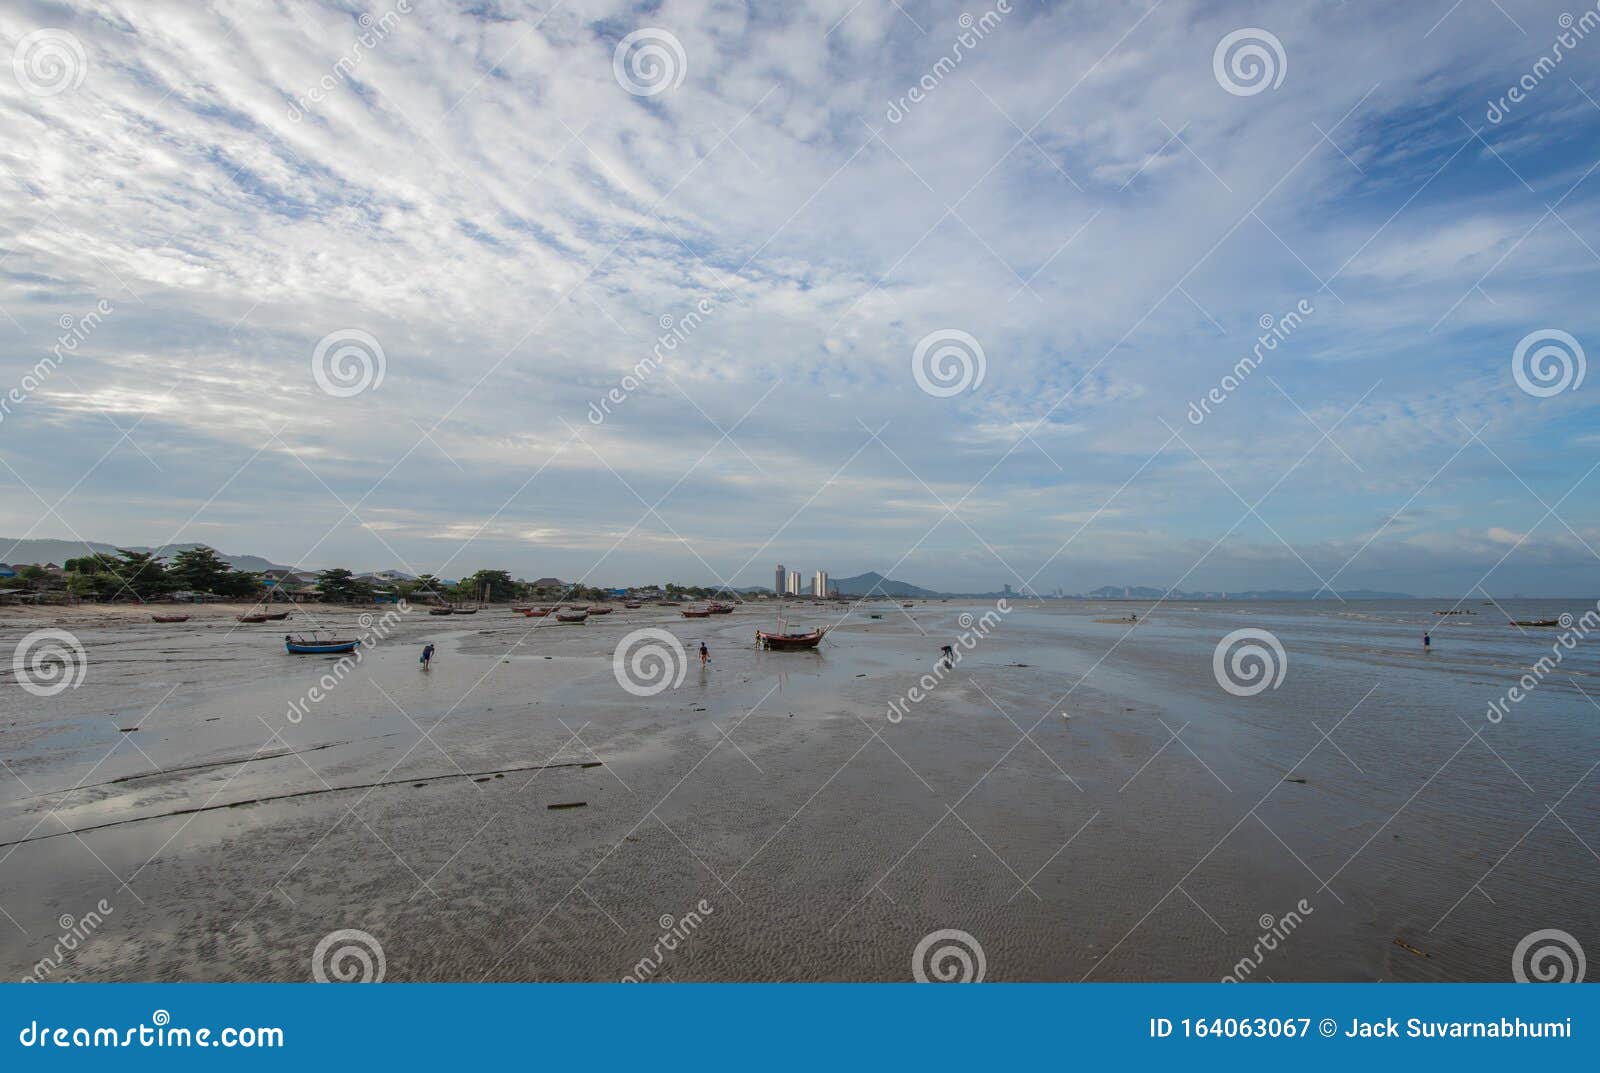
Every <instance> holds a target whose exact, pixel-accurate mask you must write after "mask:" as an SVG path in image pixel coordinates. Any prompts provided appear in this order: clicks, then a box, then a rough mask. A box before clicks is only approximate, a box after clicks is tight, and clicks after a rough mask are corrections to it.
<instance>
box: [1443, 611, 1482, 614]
mask: <svg viewBox="0 0 1600 1073" xmlns="http://www.w3.org/2000/svg"><path fill="white" fill-rule="evenodd" d="M1434 614H1435V615H1476V614H1477V612H1476V611H1435V612H1434Z"/></svg>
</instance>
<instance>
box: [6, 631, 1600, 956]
mask: <svg viewBox="0 0 1600 1073" xmlns="http://www.w3.org/2000/svg"><path fill="white" fill-rule="evenodd" d="M1428 606H1431V605H1422V604H1416V605H1407V604H1402V603H1396V604H1385V605H1371V606H1367V605H1357V604H1353V603H1352V604H1336V603H1331V602H1329V603H1323V604H1316V605H1309V604H1308V605H1300V606H1292V605H1260V606H1252V607H1243V606H1229V605H1184V606H1177V605H1168V606H1163V607H1160V608H1158V609H1156V610H1155V612H1154V613H1153V614H1147V613H1146V606H1145V605H1138V604H1120V603H1092V602H1079V601H1058V602H1051V603H1044V604H1040V603H1017V604H1014V605H1011V606H1010V607H1009V609H1008V610H1007V611H1005V612H1004V613H1003V614H1002V615H1000V616H998V618H997V619H995V621H996V622H997V623H998V624H997V625H995V626H994V628H993V629H992V631H990V632H988V634H987V636H984V637H982V638H980V639H978V640H977V641H976V642H975V644H974V645H973V647H972V648H971V649H970V650H966V649H963V652H962V659H961V661H960V662H959V664H958V665H957V666H956V667H955V668H954V670H953V671H951V672H950V673H948V674H947V675H944V676H942V677H939V678H937V680H936V681H935V684H934V685H933V687H932V688H931V689H930V688H926V687H925V686H922V687H919V680H921V679H922V678H923V676H926V675H930V674H931V673H933V672H934V671H935V670H936V668H935V663H936V660H937V658H938V650H939V646H940V645H941V644H946V643H952V642H953V641H954V640H955V639H956V638H957V637H958V636H960V635H962V634H963V632H966V631H968V630H969V629H970V626H971V623H972V622H973V621H974V619H975V618H979V617H981V616H982V615H983V614H984V613H985V612H988V611H992V610H993V609H994V605H993V604H992V603H975V602H958V601H951V602H944V603H919V604H917V605H916V606H914V607H911V608H902V607H900V606H899V604H898V603H892V604H891V603H884V604H876V605H862V606H861V607H859V608H857V609H856V610H854V611H853V612H851V613H849V614H845V612H844V610H843V609H842V608H841V609H834V610H833V612H832V614H831V616H830V615H829V614H828V613H825V612H824V611H823V610H821V609H818V610H816V611H800V610H792V611H790V612H789V625H790V627H791V628H799V627H802V626H810V625H821V624H826V623H829V622H835V621H836V622H837V625H836V628H835V629H834V630H833V632H832V633H831V634H830V635H829V637H828V639H827V640H826V641H825V642H824V644H823V647H822V648H821V649H819V650H818V651H816V652H799V653H783V652H767V651H761V650H758V649H757V648H756V647H755V646H754V644H753V639H754V631H755V630H756V629H758V628H764V629H770V628H773V626H775V625H776V620H775V615H774V613H773V612H772V610H771V609H770V608H763V607H760V606H759V605H745V606H742V607H740V608H739V609H738V610H736V611H735V612H734V613H733V614H731V615H725V616H717V617H714V618H711V619H696V620H688V619H684V618H682V617H680V616H679V615H678V613H677V611H676V610H674V609H672V608H667V607H659V606H651V605H647V606H645V607H644V608H641V609H638V610H624V609H621V608H620V606H619V607H618V608H617V610H615V611H614V612H613V613H612V614H610V615H607V616H605V617H604V618H591V619H590V621H588V622H587V623H584V624H582V625H570V626H568V625H555V624H554V623H553V622H550V621H549V620H532V619H526V618H524V617H523V616H521V615H517V614H514V613H512V612H511V611H510V610H509V609H508V608H506V607H503V606H502V607H489V608H485V609H484V610H483V611H481V612H480V613H479V614H477V615H474V616H470V617H460V618H457V617H449V618H437V617H430V616H428V615H427V613H426V611H425V610H424V609H421V608H414V609H412V610H410V611H409V612H406V613H398V612H396V613H394V614H393V615H392V616H391V619H390V620H389V621H388V622H387V623H385V621H384V619H383V616H384V613H385V609H384V608H381V607H380V608H362V609H350V608H322V607H316V608H311V609H308V610H307V611H304V612H301V613H297V614H296V616H295V617H294V618H293V619H292V620H290V621H289V622H287V623H278V622H273V623H265V624H260V625H242V624H239V623H237V622H236V621H234V618H235V616H236V615H237V614H239V613H240V612H241V610H242V608H241V607H236V606H211V607H197V608H193V609H186V610H189V612H190V613H191V615H192V617H191V619H190V620H189V621H188V622H186V623H182V624H171V625H162V624H156V623H153V622H152V621H151V620H150V617H149V616H150V610H149V609H148V608H139V607H131V606H116V607H106V606H88V605H86V606H82V607H77V608H66V609H57V608H39V609H28V610H14V609H8V610H5V611H0V637H3V639H4V641H5V643H6V645H7V647H8V649H9V648H11V647H14V646H15V645H16V644H17V643H18V642H19V641H21V640H22V639H23V638H24V637H26V636H27V635H29V634H30V633H31V632H32V631H35V630H38V629H43V628H57V629H65V630H67V631H70V633H71V634H72V635H73V636H74V637H76V638H77V640H78V641H79V642H80V643H81V645H82V647H83V651H84V655H85V664H84V674H83V679H82V682H81V684H79V685H78V686H77V688H71V689H65V690H63V691H61V692H59V693H57V694H56V695H54V696H47V697H37V696H34V695H32V694H31V693H29V692H27V691H25V690H23V689H21V688H17V687H16V686H15V685H14V684H12V683H11V682H8V683H7V685H6V688H5V689H4V691H3V693H0V703H3V705H4V706H3V708H0V755H3V758H4V760H5V770H4V772H3V773H0V779H3V783H0V842H5V843H7V845H6V846H5V847H4V848H0V862H3V863H0V909H3V910H4V914H5V916H6V917H7V918H8V919H5V920H0V970H3V971H4V972H5V974H6V975H7V976H8V977H9V978H12V979H20V978H22V977H24V976H29V975H33V976H36V977H37V978H41V979H47V980H52V981H62V980H96V981H98V980H303V979H309V978H310V977H311V972H312V968H311V966H312V960H313V953H314V951H315V949H316V948H317V945H318V943H319V941H320V940H322V939H323V938H324V937H325V936H327V935H329V934H330V933H333V932H335V931H339V930H341V929H359V930H360V931H362V932H365V933H367V934H368V935H370V936H372V937H373V938H374V939H375V940H376V941H377V942H378V943H379V944H381V949H382V955H383V961H384V965H385V979H388V980H391V981H433V980H619V979H622V978H624V977H625V976H628V975H630V974H636V975H637V973H636V970H637V968H638V966H639V965H640V962H641V959H645V958H650V959H651V960H653V961H656V964H654V965H653V966H651V967H650V969H649V971H648V972H647V973H645V974H644V975H645V976H646V977H647V978H649V979H652V980H663V981H664V980H680V981H683V980H904V979H908V978H910V976H911V972H912V959H913V953H914V951H915V949H916V948H917V946H918V943H919V941H920V940H922V939H923V937H925V936H927V935H929V934H931V933H933V932H936V931H938V930H941V929H959V930H960V931H963V932H966V933H968V934H969V935H970V936H971V937H972V938H973V939H974V940H975V941H976V942H977V943H978V944H980V945H981V949H982V953H983V958H984V962H985V964H986V978H987V979H990V980H1004V981H1022V980H1079V979H1090V980H1217V979H1222V978H1224V977H1226V976H1228V975H1230V974H1231V973H1234V972H1235V970H1236V968H1237V967H1238V966H1239V964H1240V960H1241V958H1246V957H1249V958H1251V960H1252V962H1253V964H1252V965H1251V968H1250V970H1249V975H1250V977H1251V978H1255V979H1272V980H1278V981H1286V980H1502V979H1507V978H1508V976H1509V965H1510V958H1511V953H1512V950H1513V948H1514V947H1515V945H1516V943H1517V941H1518V940H1519V939H1521V938H1522V937H1523V936H1524V935H1525V934H1526V933H1527V932H1528V931H1529V929H1530V927H1531V926H1532V925H1533V924H1534V923H1540V922H1543V923H1542V925H1541V926H1548V927H1553V928H1561V929H1563V930H1565V931H1568V932H1571V933H1574V934H1593V933H1594V930H1595V928H1596V926H1597V925H1600V899H1597V898H1596V897H1595V895H1596V894H1597V893H1600V859H1596V858H1595V857H1594V855H1593V853H1592V851H1591V850H1590V848H1589V847H1591V846H1594V845H1595V839H1594V837H1593V832H1594V831H1595V829H1596V827H1595V820H1596V817H1597V816H1600V779H1597V778H1596V777H1595V768H1594V766H1593V765H1595V764H1596V762H1597V761H1600V752H1597V735H1596V731H1595V727H1596V717H1597V716H1600V712H1597V711H1596V709H1595V708H1593V707H1592V706H1591V705H1590V704H1589V703H1588V701H1587V698H1586V697H1585V696H1584V695H1583V691H1584V690H1587V691H1588V692H1589V693H1592V694H1595V693H1596V690H1595V689H1594V688H1593V687H1592V686H1591V685H1590V683H1593V682H1594V681H1595V676H1594V668H1595V663H1594V659H1593V657H1592V655H1587V656H1586V655H1584V654H1582V653H1581V651H1580V653H1579V654H1578V655H1577V656H1574V657H1573V659H1572V663H1571V665H1570V666H1569V668H1567V669H1566V670H1565V671H1564V672H1563V675H1562V676H1561V677H1560V678H1559V679H1556V678H1552V679H1550V680H1549V681H1548V682H1546V683H1544V684H1543V685H1541V687H1540V688H1539V689H1538V690H1537V691H1536V692H1535V693H1534V694H1533V695H1531V696H1530V697H1529V698H1528V699H1527V700H1526V701H1525V702H1523V703H1522V704H1521V705H1519V706H1518V707H1517V708H1516V709H1515V710H1514V712H1513V713H1512V714H1511V715H1510V716H1509V717H1507V718H1505V719H1503V720H1502V721H1500V722H1498V723H1491V722H1489V721H1487V720H1486V719H1485V715H1484V713H1485V706H1486V704H1487V702H1488V701H1489V700H1491V699H1492V698H1493V697H1494V696H1496V695H1498V694H1499V693H1501V692H1502V691H1503V689H1504V688H1505V686H1506V685H1508V684H1511V683H1513V682H1515V680H1516V678H1517V676H1518V674H1520V673H1522V670H1523V669H1525V667H1526V665H1527V664H1528V663H1529V662H1530V661H1531V660H1533V659H1537V658H1538V656H1539V654H1540V653H1541V652H1545V651H1548V648H1549V642H1550V639H1551V638H1550V637H1549V636H1548V635H1547V634H1546V635H1533V634H1526V633H1520V632H1518V631H1515V630H1509V629H1507V628H1506V627H1505V625H1504V624H1503V620H1500V619H1495V620H1492V621H1491V620H1490V619H1489V618H1488V617H1486V616H1485V617H1480V618H1477V619H1473V620H1462V621H1460V622H1456V621H1452V622H1451V623H1449V624H1448V625H1439V624H1438V623H1437V620H1430V619H1429V617H1428V616H1429V612H1428V611H1427V607H1428ZM1585 606H1587V605H1585V604H1579V603H1572V604H1562V605H1560V606H1559V607H1557V606H1555V605H1552V604H1549V603H1548V602H1546V603H1542V604H1539V605H1538V606H1533V604H1532V602H1530V606H1529V608H1527V609H1526V611H1527V615H1528V617H1530V618H1531V617H1535V616H1536V615H1537V614H1539V613H1542V612H1545V611H1549V612H1551V613H1556V612H1559V611H1562V610H1572V609H1578V610H1580V611H1581V609H1582V608H1583V607H1585ZM869 613H877V614H881V615H882V618H881V619H872V618H870V617H869ZM1129 613H1137V614H1138V617H1139V620H1140V621H1139V622H1138V623H1137V624H1136V625H1133V624H1126V623H1123V622H1121V621H1119V620H1120V619H1121V618H1122V617H1123V616H1126V615H1128V614H1129ZM362 616H367V617H366V618H365V619H363V618H362ZM547 623H548V624H547ZM1416 623H1426V624H1427V625H1429V626H1432V627H1434V634H1435V638H1436V639H1435V645H1434V649H1435V650H1434V651H1433V652H1431V653H1426V654H1425V653H1423V652H1422V651H1421V648H1420V644H1419V643H1418V638H1419V637H1420V629H1417V628H1415V624H1416ZM1252 625H1254V626H1262V627H1268V628H1270V629H1271V630H1272V631H1273V632H1274V633H1275V634H1276V635H1277V636H1278V637H1280V638H1281V639H1282V641H1283V644H1284V646H1285V648H1286V650H1287V661H1288V667H1287V673H1286V674H1285V675H1284V677H1283V681H1282V684H1281V686H1280V687H1279V688H1275V689H1269V690H1266V691H1263V692H1261V693H1259V694H1257V695H1254V696H1248V697H1239V696H1234V695H1232V694H1230V693H1228V692H1226V691H1224V690H1223V689H1221V688H1219V687H1218V682H1217V681H1216V680H1215V679H1214V677H1213V673H1212V656H1213V649H1214V646H1215V644H1216V641H1217V638H1218V637H1220V636H1221V635H1222V634H1224V633H1226V632H1227V631H1228V630H1229V629H1234V628H1238V627H1241V626H1252ZM316 626H320V627H322V628H325V629H329V630H332V631H333V632H336V633H337V632H350V631H358V630H366V631H368V632H369V633H370V632H371V631H373V630H378V631H379V632H380V633H382V634H383V636H381V637H376V638H375V639H374V641H373V643H370V644H368V645H367V646H365V647H364V648H363V649H362V658H361V660H360V661H359V662H358V663H355V664H354V665H353V666H350V665H347V673H344V672H341V675H340V677H339V679H338V680H337V681H336V682H334V683H333V684H332V685H331V687H330V686H328V685H327V684H326V683H323V682H321V679H323V677H324V676H325V675H329V674H330V673H331V668H333V667H334V666H335V662H336V661H335V660H333V659H332V658H309V657H293V656H288V655H286V654H285V653H284V651H283V645H282V636H283V634H284V633H285V632H299V631H302V630H306V629H310V628H312V627H316ZM642 628H656V629H661V630H666V631H669V632H670V633H671V635H672V636H673V637H675V638H677V639H678V640H679V641H680V642H681V644H682V645H683V647H684V649H685V651H686V652H687V653H688V655H689V661H688V662H687V663H686V664H685V665H684V674H683V678H682V681H681V684H679V685H678V686H677V687H676V688H666V689H664V690H663V691H661V692H659V693H657V694H655V695H653V696H636V695H634V694H633V693H630V692H629V691H628V690H626V689H624V688H623V687H622V685H620V684H619V682H618V680H617V677H616V675H615V673H614V667H613V655H614V653H615V651H616V649H617V647H618V645H619V643H620V642H621V641H622V640H623V639H624V638H625V637H626V636H628V635H629V634H630V633H631V632H633V631H635V630H639V629H642ZM702 640H704V641H705V642H706V644H707V645H708V647H709V649H710V652H711V662H710V665H709V667H708V668H705V669H702V668H701V667H700V666H699V665H698V660H697V659H694V658H693V653H694V651H695V648H696V647H697V645H698V643H699V642H700V641H702ZM427 642H433V643H434V644H436V645H437V646H438V648H437V651H438V654H437V657H436V659H435V662H434V666H433V668H432V670H431V671H429V672H426V673H425V672H423V671H421V670H420V668H419V666H418V662H417V657H418V652H419V650H420V648H421V646H422V645H423V644H424V643H427ZM9 674H10V672H9V670H8V675H9ZM13 677H14V676H13ZM317 688H320V689H321V690H322V691H323V692H324V693H325V694H326V695H325V696H322V698H321V699H314V700H311V701H309V703H308V700H307V698H308V696H310V695H311V691H312V690H313V689H317ZM914 688H917V689H919V693H918V695H919V696H921V699H917V700H912V701H910V702H909V703H906V698H907V697H908V696H909V695H910V692H911V691H912V690H913V689H914ZM1596 695H1600V694H1596ZM896 701H900V702H901V704H902V705H903V707H902V708H900V709H891V704H893V703H895V702H896ZM892 710H894V711H903V712H904V714H903V715H902V716H900V717H899V718H896V719H891V718H890V717H889V715H890V713H891V711H892ZM291 715H297V716H298V719H291V718H290V716H291ZM579 803H581V807H569V808H554V807H552V806H558V805H574V806H576V805H579ZM91 828H94V829H93V830H90V829H91ZM101 904H104V905H105V906H107V907H109V911H101V910H99V909H98V908H97V907H98V906H100V905H101ZM91 913H92V914H93V918H94V920H95V922H94V926H93V928H92V930H86V927H85V926H84V925H83V924H82V923H81V922H82V921H84V920H86V919H90V917H89V914H91ZM690 914H693V915H694V916H693V921H694V923H693V927H692V929H689V928H687V926H686V925H685V924H684V923H683V922H684V921H686V920H688V919H690V916H689V915H690ZM1289 914H1294V920H1293V925H1292V927H1290V928H1288V930H1287V931H1285V925H1283V924H1282V923H1281V922H1283V921H1284V920H1285V919H1286V918H1288V916H1289ZM69 918H70V919H69ZM74 930H76V931H80V932H85V935H84V936H83V937H82V938H77V937H74V940H73V942H72V943H71V944H70V947H69V949H68V950H67V952H66V953H65V954H64V955H62V954H61V951H60V949H59V948H60V947H61V945H62V944H61V940H62V937H63V933H64V931H65V932H66V933H68V934H70V933H72V932H73V931H74ZM1275 930H1276V931H1279V932H1283V933H1284V934H1283V937H1281V938H1280V939H1278V940H1277V941H1274V942H1272V943H1270V944H1268V945H1269V949H1268V951H1267V952H1266V953H1264V954H1261V951H1260V949H1259V948H1260V946H1261V940H1262V938H1263V936H1264V935H1270V934H1272V933H1273V932H1274V931H1275ZM675 932H676V934H677V938H676V939H675V941H673V942H671V943H669V944H667V945H668V947H670V949H668V950H666V951H661V950H660V949H659V947H660V946H661V941H662V939H663V936H670V935H674V933H675ZM653 952H655V953H656V954H658V955H659V958H658V959H657V958H654V957H652V954H653ZM1258 954H1260V955H1261V956H1260V957H1259V958H1257V955H1258ZM41 958H43V959H46V961H47V962H49V963H50V964H47V965H46V966H45V968H46V971H44V972H42V973H41V972H39V967H40V960H41ZM1257 960H1258V961H1259V964H1254V962H1255V961H1257ZM54 962H59V963H54Z"/></svg>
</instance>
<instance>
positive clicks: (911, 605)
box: [900, 604, 917, 607]
mask: <svg viewBox="0 0 1600 1073" xmlns="http://www.w3.org/2000/svg"><path fill="white" fill-rule="evenodd" d="M900 606H901V607H916V606H917V605H916V604H901V605H900Z"/></svg>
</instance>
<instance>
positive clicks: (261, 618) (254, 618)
mask: <svg viewBox="0 0 1600 1073" xmlns="http://www.w3.org/2000/svg"><path fill="white" fill-rule="evenodd" d="M239 621H240V622H265V621H267V616H266V615H240V616H239Z"/></svg>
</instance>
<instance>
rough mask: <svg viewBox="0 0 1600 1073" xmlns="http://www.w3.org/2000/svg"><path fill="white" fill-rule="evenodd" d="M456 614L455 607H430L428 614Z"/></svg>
mask: <svg viewBox="0 0 1600 1073" xmlns="http://www.w3.org/2000/svg"><path fill="white" fill-rule="evenodd" d="M455 613H456V610H455V608H453V607H430V608H428V614H430V615H453V614H455Z"/></svg>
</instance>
